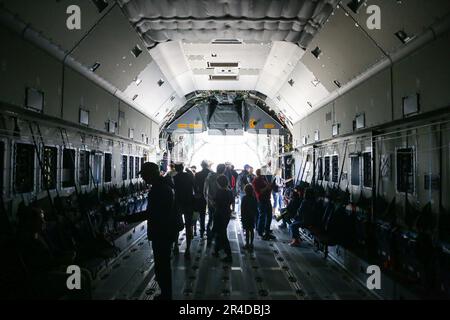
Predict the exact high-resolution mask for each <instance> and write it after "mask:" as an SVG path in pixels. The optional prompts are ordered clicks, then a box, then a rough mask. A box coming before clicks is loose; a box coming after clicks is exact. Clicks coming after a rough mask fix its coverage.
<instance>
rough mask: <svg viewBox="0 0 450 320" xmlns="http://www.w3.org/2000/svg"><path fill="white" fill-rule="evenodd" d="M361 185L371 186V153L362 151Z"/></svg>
mask: <svg viewBox="0 0 450 320" xmlns="http://www.w3.org/2000/svg"><path fill="white" fill-rule="evenodd" d="M363 185H364V187H366V188H371V187H372V153H371V152H365V153H363Z"/></svg>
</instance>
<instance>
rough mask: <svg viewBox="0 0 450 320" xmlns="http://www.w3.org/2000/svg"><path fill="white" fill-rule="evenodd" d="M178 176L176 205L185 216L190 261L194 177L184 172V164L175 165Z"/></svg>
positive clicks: (187, 250) (176, 177)
mask: <svg viewBox="0 0 450 320" xmlns="http://www.w3.org/2000/svg"><path fill="white" fill-rule="evenodd" d="M175 170H176V171H177V174H176V175H175V176H174V177H173V181H174V184H175V205H176V208H177V210H178V214H182V215H183V216H184V225H185V227H186V251H185V253H184V257H185V258H186V259H190V248H191V241H192V237H193V229H192V218H193V215H194V175H193V174H192V172H183V164H181V163H178V164H176V165H175Z"/></svg>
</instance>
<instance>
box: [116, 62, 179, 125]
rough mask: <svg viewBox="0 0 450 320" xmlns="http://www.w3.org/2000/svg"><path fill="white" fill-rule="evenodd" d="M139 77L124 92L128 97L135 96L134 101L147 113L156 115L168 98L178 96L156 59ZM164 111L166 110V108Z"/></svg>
mask: <svg viewBox="0 0 450 320" xmlns="http://www.w3.org/2000/svg"><path fill="white" fill-rule="evenodd" d="M137 79H139V81H138V82H133V83H131V84H130V85H129V86H128V88H127V89H126V90H125V92H124V93H125V94H126V95H127V96H128V97H131V98H135V100H134V101H135V102H136V103H137V104H138V105H139V106H141V108H142V109H141V111H142V112H143V113H145V114H148V115H150V116H152V117H155V116H156V114H157V113H158V111H160V109H161V108H162V106H163V105H165V104H167V101H168V100H171V98H172V97H173V96H175V98H177V95H176V93H175V92H174V89H173V88H172V86H171V85H170V83H169V82H168V81H167V80H166V78H165V77H164V75H163V74H162V73H161V70H160V69H159V67H158V65H157V64H156V63H155V62H154V61H153V62H152V63H150V64H149V65H148V66H147V67H146V68H145V69H144V70H143V71H142V72H141V73H140V74H139V75H138V77H137ZM161 80H162V82H163V83H162V82H160V81H161ZM138 83H139V84H138ZM160 84H161V85H160ZM172 99H173V98H172ZM172 101H173V100H172ZM179 107H181V105H179ZM163 111H164V112H165V109H164V110H163ZM166 113H167V112H166ZM166 113H164V114H163V115H162V116H165V115H166ZM158 116H160V115H158Z"/></svg>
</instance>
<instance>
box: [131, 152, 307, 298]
mask: <svg viewBox="0 0 450 320" xmlns="http://www.w3.org/2000/svg"><path fill="white" fill-rule="evenodd" d="M268 165H269V166H270V163H269V164H268ZM141 169H142V170H141V172H140V175H141V176H142V178H143V179H144V181H145V182H146V183H148V184H149V185H151V189H150V192H149V205H148V207H147V211H146V212H144V213H141V214H137V215H133V216H128V217H126V218H125V220H126V221H139V220H141V221H142V220H147V223H148V237H149V240H151V241H152V248H153V254H154V259H155V276H156V280H157V282H158V284H159V286H160V288H161V295H160V296H158V297H157V298H159V299H171V298H172V283H171V266H170V257H171V255H172V254H174V255H177V254H179V248H178V246H179V243H178V237H179V232H181V231H182V230H183V229H185V232H186V250H185V253H184V258H185V259H186V260H190V258H191V255H190V247H191V242H192V239H193V237H194V235H196V233H197V230H196V227H197V221H198V222H199V226H200V230H199V236H200V238H201V239H204V237H205V236H206V241H207V246H208V247H211V246H212V244H213V243H214V247H213V249H214V250H213V253H212V255H213V256H214V257H217V258H218V257H219V256H220V254H221V251H223V253H224V254H225V256H224V257H223V258H222V261H223V262H224V263H231V262H232V260H233V258H232V254H231V247H230V242H229V240H228V236H227V228H228V224H229V222H230V220H231V219H235V218H236V217H237V214H236V212H235V204H236V202H238V203H239V204H240V218H241V222H242V227H243V229H244V232H245V245H244V249H246V250H253V242H254V238H255V229H256V232H257V234H258V235H259V237H260V238H261V239H262V240H265V241H267V240H274V239H276V237H275V236H274V235H273V232H272V230H271V225H272V220H273V217H275V215H276V214H278V216H281V217H283V222H282V224H281V225H280V227H286V223H288V222H289V223H290V219H288V218H287V217H288V215H286V212H287V210H289V212H291V211H292V210H294V206H296V204H294V203H293V201H294V200H295V201H297V200H298V199H297V198H295V197H294V198H293V199H294V200H291V201H290V203H289V204H288V206H287V208H286V209H284V208H283V203H284V201H283V187H284V185H285V183H286V182H287V181H285V180H284V179H283V178H282V177H281V170H277V171H276V173H275V175H273V176H271V175H268V174H267V172H268V171H269V170H268V169H267V166H266V168H264V167H263V168H261V169H257V170H256V171H255V173H253V168H252V167H251V166H250V165H245V166H244V169H243V170H242V172H240V173H239V174H238V173H237V172H236V170H235V168H234V166H233V165H232V164H230V163H224V164H218V165H217V167H216V171H215V172H214V171H213V170H211V168H210V164H209V163H208V162H207V161H206V160H204V161H202V163H201V170H200V171H197V168H196V167H195V166H192V167H190V168H187V167H186V168H185V167H184V165H183V164H182V163H176V164H175V163H171V164H170V170H169V171H168V172H163V171H160V168H159V166H158V165H157V164H155V163H150V162H147V163H145V164H144V165H143V166H142V168H141ZM263 171H265V174H263ZM236 198H237V201H236ZM272 201H273V206H272ZM206 215H208V222H206ZM294 221H295V219H294ZM293 225H294V227H295V223H292V224H291V225H290V226H291V227H292V226H293ZM291 231H293V241H292V243H291V245H293V246H296V245H298V243H299V240H298V239H296V238H295V236H296V235H297V233H298V229H297V233H296V232H295V230H294V229H292V230H291Z"/></svg>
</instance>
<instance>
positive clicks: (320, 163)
mask: <svg viewBox="0 0 450 320" xmlns="http://www.w3.org/2000/svg"><path fill="white" fill-rule="evenodd" d="M317 180H323V159H322V158H318V159H317Z"/></svg>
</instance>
